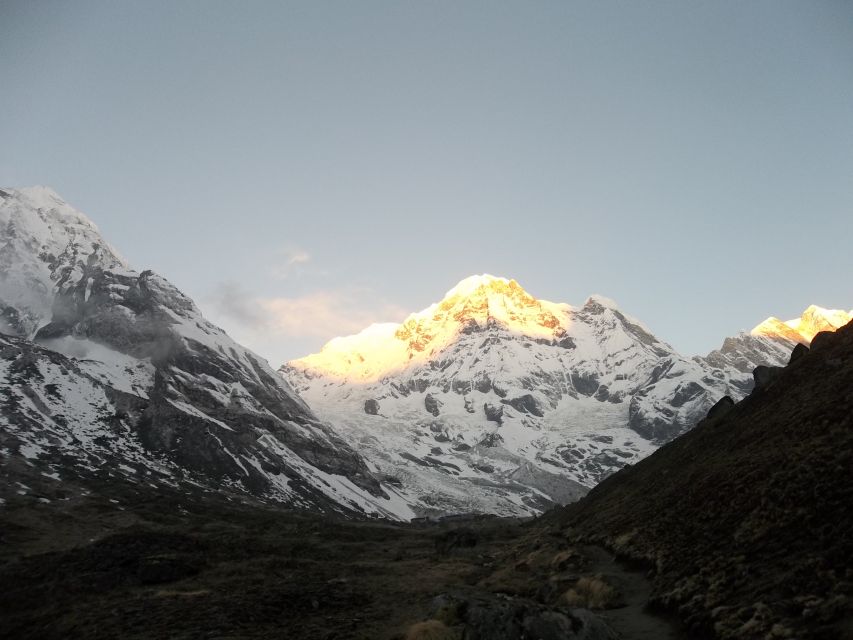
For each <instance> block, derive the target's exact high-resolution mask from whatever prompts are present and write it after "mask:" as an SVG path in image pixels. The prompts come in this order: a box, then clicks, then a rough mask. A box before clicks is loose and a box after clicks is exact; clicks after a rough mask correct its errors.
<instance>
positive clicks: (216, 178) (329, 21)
mask: <svg viewBox="0 0 853 640" xmlns="http://www.w3.org/2000/svg"><path fill="white" fill-rule="evenodd" d="M33 184H43V185H48V186H51V187H53V188H54V189H55V190H56V191H57V192H58V193H59V194H60V195H62V196H63V197H64V198H65V199H66V200H67V201H69V202H70V203H71V204H72V205H74V206H75V207H76V208H78V209H80V210H81V211H83V212H84V213H86V214H87V215H88V216H89V217H90V218H91V219H92V220H94V221H95V223H96V224H97V225H98V226H99V228H100V229H101V231H102V232H103V234H104V236H105V237H106V238H107V239H108V240H109V241H110V242H111V243H112V244H113V245H114V246H115V247H116V248H117V249H118V250H119V252H120V253H121V254H122V255H123V256H124V257H125V258H126V259H127V260H128V261H129V262H130V263H131V264H132V265H133V266H134V267H135V268H137V269H139V270H142V269H153V270H155V271H157V272H158V273H160V274H162V275H164V276H165V277H167V278H168V279H169V280H170V281H172V282H173V283H174V284H176V285H177V286H178V287H179V288H181V289H182V290H183V291H184V292H185V293H187V294H188V295H190V296H191V297H192V298H194V299H195V300H196V302H197V303H198V304H199V306H200V307H201V308H202V310H203V311H204V312H205V313H206V314H207V315H208V317H209V318H210V319H211V320H213V321H214V322H217V323H218V324H220V325H222V326H223V327H224V328H225V329H226V330H228V331H229V333H231V334H232V335H233V336H234V337H235V338H236V339H238V340H240V341H242V342H244V343H245V344H247V346H249V347H251V348H253V349H254V350H256V351H257V352H259V353H260V354H261V355H263V356H264V357H266V358H267V359H268V360H269V361H270V363H271V364H273V365H274V366H277V365H278V364H280V363H282V362H283V361H285V360H288V359H291V358H296V357H300V356H302V355H306V354H307V353H310V352H314V351H317V350H318V349H319V348H320V347H321V346H322V345H323V344H324V343H325V342H326V341H327V340H328V339H329V338H331V337H333V336H335V335H342V334H349V333H354V332H357V331H358V330H360V329H361V328H363V327H365V326H366V325H368V324H370V323H372V322H376V321H398V320H400V319H402V318H403V317H405V315H406V314H407V313H408V312H412V311H417V310H420V309H422V308H424V307H426V306H428V305H429V304H430V303H432V302H435V301H437V300H439V299H440V298H441V297H442V295H443V294H444V293H445V292H446V291H447V290H448V289H450V288H451V287H452V286H453V285H455V284H456V283H457V282H458V281H459V280H461V279H463V278H465V277H466V276H469V275H472V274H477V273H491V274H494V275H497V276H505V277H509V278H514V279H516V280H517V281H518V282H519V283H520V284H521V285H522V286H524V287H525V289H527V291H529V292H530V293H531V294H532V295H534V296H536V297H539V298H544V299H547V300H551V301H554V302H568V303H570V304H573V305H581V304H583V302H584V300H585V299H586V298H587V297H588V296H589V295H591V294H593V293H598V294H602V295H605V296H607V297H610V298H612V299H614V300H616V301H617V302H618V304H619V305H620V307H621V308H622V309H623V310H624V311H625V312H626V313H628V314H630V315H632V316H635V317H637V318H639V319H641V320H642V321H643V322H644V323H645V324H646V325H648V326H649V327H650V328H651V329H652V330H653V331H654V332H655V334H656V335H657V336H658V337H660V338H661V339H663V340H666V341H668V342H670V343H671V344H672V345H674V346H675V347H676V348H677V349H679V350H680V351H682V352H683V353H685V354H687V355H691V354H695V353H706V352H708V351H709V350H711V349H713V348H716V347H718V346H719V344H720V343H721V341H722V339H723V337H725V336H727V335H732V334H734V333H736V332H737V331H739V330H743V329H749V328H751V327H752V326H754V325H756V324H758V323H759V322H760V321H762V320H763V319H764V318H766V317H768V316H770V315H774V316H779V317H782V318H785V319H787V318H792V317H795V316H798V315H799V314H800V313H801V312H802V311H803V309H805V307H806V306H808V305H809V304H812V303H814V304H819V305H821V306H826V307H830V308H845V309H850V308H851V307H853V278H851V273H853V257H851V255H853V254H851V243H853V3H851V2H847V1H844V0H838V1H831V0H827V1H823V2H801V1H799V0H797V1H786V0H772V1H761V0H751V1H750V2H742V1H740V0H733V1H725V0H723V1H717V0H715V1H713V2H712V1H710V0H709V1H707V2H699V1H692V2H683V1H682V0H677V1H672V2H663V1H649V2H633V1H629V2H607V1H601V2H570V1H561V2H546V1H544V0H542V1H537V2H503V1H499V2H494V1H489V2H473V1H471V2H444V1H435V2H418V3H415V2H370V1H364V2H357V3H356V2H343V1H341V2H331V1H329V2H327V1H318V2H307V1H306V2H294V3H289V2H259V1H247V2H218V1H215V0H205V1H203V2H202V1H200V0H199V1H197V2H191V1H189V0H178V1H176V2H175V1H168V2H166V1H157V0H152V1H150V2H125V1H121V0H108V1H104V2H90V1H87V0H77V1H75V2H73V3H72V2H62V1H59V0H57V1H50V0H39V1H38V2H31V1H29V0H3V1H2V2H0V185H3V186H13V187H14V186H28V185H33Z"/></svg>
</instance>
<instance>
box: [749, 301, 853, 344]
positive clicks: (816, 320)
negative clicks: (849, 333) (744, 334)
mask: <svg viewBox="0 0 853 640" xmlns="http://www.w3.org/2000/svg"><path fill="white" fill-rule="evenodd" d="M851 320H853V310H851V311H844V310H843V309H826V308H824V307H819V306H817V305H816V304H812V305H809V306H808V307H806V310H805V311H803V315H801V316H800V317H799V318H794V319H793V320H786V321H782V320H779V318H774V317H770V318H767V320H765V321H764V322H762V323H761V324H759V325H757V326H756V327H755V328H754V329H753V330H752V331H751V332H750V333H751V334H752V335H757V336H766V337H769V338H785V339H787V340H791V341H794V342H802V343H803V344H809V343H810V342H811V340H812V338H814V337H815V335H816V334H818V333H820V332H821V331H835V330H836V329H838V328H840V327H843V326H844V325H845V324H847V323H849V322H850V321H851Z"/></svg>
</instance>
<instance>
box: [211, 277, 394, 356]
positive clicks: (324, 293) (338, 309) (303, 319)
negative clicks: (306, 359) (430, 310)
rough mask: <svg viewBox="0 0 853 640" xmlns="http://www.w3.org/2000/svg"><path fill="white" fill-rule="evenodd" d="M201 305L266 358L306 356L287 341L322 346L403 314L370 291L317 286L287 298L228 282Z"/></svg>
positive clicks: (233, 333)
mask: <svg viewBox="0 0 853 640" xmlns="http://www.w3.org/2000/svg"><path fill="white" fill-rule="evenodd" d="M205 306H206V307H207V310H208V311H209V313H210V315H211V319H213V320H214V321H215V322H218V323H219V324H222V325H223V326H224V327H225V328H226V329H227V330H228V331H229V332H230V333H232V335H234V337H235V338H236V339H238V340H240V341H242V342H245V343H246V344H247V346H250V347H252V348H254V349H256V350H259V351H261V355H264V356H266V357H268V358H270V359H271V361H274V360H275V358H276V357H284V358H295V357H299V356H303V355H307V352H292V351H290V349H292V348H293V347H292V346H291V345H296V344H304V343H305V342H306V340H309V341H311V342H319V344H322V343H324V342H326V341H327V340H330V339H331V338H334V337H336V336H341V335H350V334H353V333H357V332H359V331H361V330H362V329H364V328H365V327H367V326H369V325H370V324H373V323H375V322H399V321H401V320H402V319H404V318H405V317H406V315H407V312H406V310H404V309H402V308H401V307H399V306H397V305H395V304H393V303H390V302H388V301H386V300H383V299H381V298H379V297H378V296H377V295H376V293H375V292H373V291H371V290H369V289H361V288H359V289H354V288H353V289H334V290H319V291H314V292H311V293H308V294H306V295H303V296H298V297H292V298H288V297H263V296H254V295H252V294H250V293H249V292H247V291H246V290H245V289H243V288H242V287H241V286H240V285H238V284H236V283H233V282H228V283H222V284H220V285H219V286H218V287H217V289H216V290H215V292H214V293H213V295H210V296H207V297H206V299H205ZM318 339H319V340H318ZM279 354H282V355H281V356H279Z"/></svg>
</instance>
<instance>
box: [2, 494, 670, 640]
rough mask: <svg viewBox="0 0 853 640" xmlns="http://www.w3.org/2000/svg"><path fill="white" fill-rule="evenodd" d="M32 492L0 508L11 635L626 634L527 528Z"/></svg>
mask: <svg viewBox="0 0 853 640" xmlns="http://www.w3.org/2000/svg"><path fill="white" fill-rule="evenodd" d="M31 489H32V490H31V491H30V492H29V493H27V494H26V495H22V496H20V497H19V498H18V499H13V500H10V501H9V502H8V503H7V504H6V505H5V506H4V508H3V509H2V511H0V536H2V538H0V540H2V545H0V563H2V564H0V583H2V584H3V589H2V590H0V637H4V638H22V639H23V638H34V639H35V638H38V639H39V640H42V639H44V640H48V639H51V638H86V639H87V640H93V639H97V638H116V637H121V638H165V637H169V638H282V637H287V638H306V639H307V638H311V639H317V638H327V639H344V638H363V639H368V638H369V639H383V638H387V639H389V640H390V639H392V638H398V639H401V640H402V639H404V638H405V639H407V640H408V639H420V640H425V639H427V638H432V639H433V640H441V639H447V640H450V639H453V638H456V639H461V638H463V637H464V638H468V639H477V638H479V639H482V640H486V639H489V640H499V639H501V638H506V639H507V640H510V639H513V638H521V637H525V638H540V639H542V640H550V639H552V638H553V639H554V640H556V639H557V638H587V639H589V640H597V639H598V640H612V639H615V638H616V637H617V636H616V635H615V632H614V631H612V630H611V628H610V626H608V625H607V624H606V623H605V622H604V621H602V620H601V619H599V618H598V617H597V616H596V615H594V614H593V613H591V612H590V611H589V610H588V609H587V607H590V606H592V607H597V606H599V603H588V602H584V601H581V600H579V601H576V602H571V601H568V600H565V599H562V600H561V594H560V593H557V592H556V591H555V590H554V588H562V587H561V586H560V585H558V584H556V583H554V584H553V585H549V586H548V588H544V587H543V585H542V584H541V582H540V580H541V575H540V568H541V567H540V565H542V563H545V565H547V566H548V567H552V568H557V567H559V569H560V571H561V572H562V574H563V577H564V578H571V572H572V571H576V572H577V571H580V572H583V570H584V567H585V566H587V568H588V569H590V570H592V569H593V568H594V567H593V566H592V565H591V564H590V561H589V560H587V559H584V557H583V556H581V555H574V556H566V554H565V553H564V552H562V551H560V550H557V549H554V548H552V547H553V542H554V541H553V540H552V541H546V543H545V544H543V543H542V542H539V541H537V540H538V537H539V536H541V533H540V532H538V531H537V530H534V529H531V527H530V525H529V524H522V523H519V522H518V521H512V520H503V519H497V518H493V519H478V520H474V521H469V522H462V523H455V524H431V525H428V526H424V527H418V526H413V525H399V524H390V523H388V522H386V521H368V520H363V521H344V520H341V519H337V520H330V519H324V518H322V517H318V516H316V515H310V514H305V513H297V512H287V511H283V510H280V509H279V510H274V509H269V508H267V507H264V506H261V505H255V504H238V503H227V502H225V501H222V500H220V499H213V498H210V497H206V496H204V495H203V494H199V495H196V496H191V495H186V494H177V493H176V494H173V495H169V494H167V493H163V492H162V491H158V493H157V495H156V496H154V495H152V494H147V493H146V492H145V491H144V490H143V491H140V489H139V487H133V486H130V485H127V486H125V487H122V486H114V487H112V488H111V489H112V493H111V496H112V497H95V496H93V495H91V496H88V497H76V498H74V497H68V499H65V500H62V499H61V498H60V499H59V500H57V499H56V498H57V496H56V495H55V494H52V495H51V499H52V500H53V502H51V503H49V504H48V503H43V502H41V501H40V499H39V495H40V493H39V491H38V488H37V487H31ZM534 546H537V547H539V551H538V552H532V555H531V552H530V551H529V549H530V548H532V547H534ZM567 558H568V559H567ZM508 563H509V564H508ZM545 565H542V566H545ZM576 580H577V576H576V577H575V579H574V581H576ZM569 581H570V582H574V581H572V580H569ZM605 604H607V606H609V605H610V604H612V603H605ZM617 628H618V625H617ZM463 634H464V635H463ZM627 637H633V636H627ZM656 637H657V636H656ZM659 637H665V636H659ZM673 637H675V636H673Z"/></svg>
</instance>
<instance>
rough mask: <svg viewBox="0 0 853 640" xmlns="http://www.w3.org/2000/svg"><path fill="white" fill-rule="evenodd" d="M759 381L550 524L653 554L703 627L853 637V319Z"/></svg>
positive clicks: (694, 623)
mask: <svg viewBox="0 0 853 640" xmlns="http://www.w3.org/2000/svg"><path fill="white" fill-rule="evenodd" d="M802 351H803V350H802V349H798V351H797V354H796V355H802ZM756 379H757V381H760V382H761V383H762V384H763V385H764V386H763V387H762V388H758V389H756V390H755V391H754V392H753V393H752V395H750V396H749V397H748V398H746V399H745V400H744V401H742V402H741V403H739V404H737V405H736V406H734V407H733V408H731V410H730V411H728V412H727V413H725V414H724V415H722V416H718V417H715V418H712V419H706V420H705V421H703V422H702V423H700V424H699V426H697V427H696V428H695V429H693V430H692V431H690V432H689V433H687V434H685V435H684V436H682V437H681V438H678V439H677V440H675V441H673V442H671V443H670V444H668V445H667V446H665V447H663V448H661V449H660V450H659V451H657V452H656V453H655V454H654V455H652V456H650V457H649V458H647V459H646V460H644V461H642V462H640V463H638V464H637V465H636V466H633V467H630V468H626V469H624V470H623V471H620V472H619V473H617V474H616V475H614V476H612V477H611V478H609V479H608V480H606V481H604V482H603V483H601V484H600V485H599V486H598V487H596V488H595V489H594V490H593V491H592V492H591V493H590V494H589V496H588V497H587V498H586V499H584V500H582V501H580V502H579V503H577V504H574V505H571V506H569V507H567V508H566V509H564V510H562V511H560V512H559V513H554V514H551V515H550V516H549V517H548V518H547V521H548V525H547V526H548V527H549V528H550V531H551V533H552V535H554V536H557V537H558V538H561V537H564V538H567V539H569V540H573V541H578V540H583V541H585V542H592V543H597V544H600V545H603V546H605V547H608V548H609V549H611V550H612V551H614V552H615V553H617V554H619V555H621V556H623V557H625V558H628V559H633V560H638V561H641V562H643V563H645V564H646V565H647V566H648V567H650V568H651V569H652V570H653V572H654V579H653V583H654V591H653V594H652V599H651V600H652V602H651V604H653V605H658V606H660V607H663V608H666V609H668V610H672V611H676V612H677V613H678V615H679V616H680V617H681V618H682V619H683V620H684V621H685V623H686V625H687V627H688V629H689V632H690V636H691V637H716V638H827V639H829V638H833V639H835V638H851V637H853V615H851V597H853V324H850V325H847V326H846V327H843V328H842V329H840V330H839V331H838V332H837V333H835V334H829V333H826V334H819V335H818V336H817V337H816V338H815V340H814V342H813V343H812V349H811V351H810V352H808V353H805V354H804V355H802V357H799V358H795V361H794V362H792V363H791V364H789V365H788V366H787V367H785V368H784V369H782V370H776V371H774V370H763V371H758V372H757V374H756Z"/></svg>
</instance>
